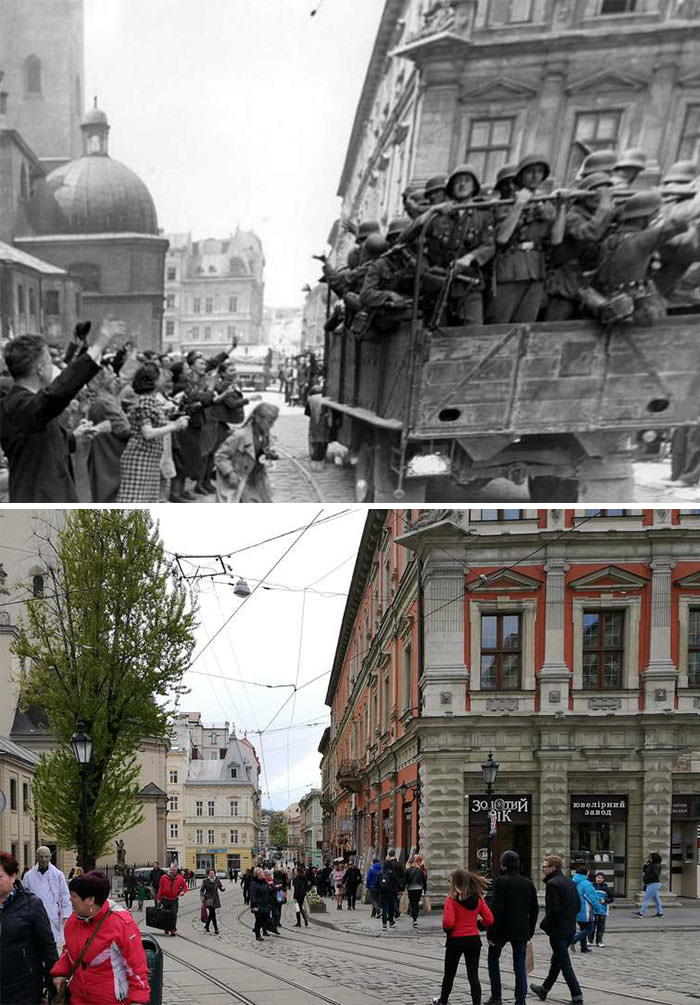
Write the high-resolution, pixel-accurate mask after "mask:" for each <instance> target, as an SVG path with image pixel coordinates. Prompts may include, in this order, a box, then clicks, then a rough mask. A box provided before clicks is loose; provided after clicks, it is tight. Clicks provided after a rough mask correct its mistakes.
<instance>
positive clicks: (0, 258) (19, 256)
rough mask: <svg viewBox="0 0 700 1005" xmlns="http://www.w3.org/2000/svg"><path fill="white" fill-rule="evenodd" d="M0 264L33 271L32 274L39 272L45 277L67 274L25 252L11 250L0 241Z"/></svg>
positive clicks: (11, 248) (8, 245)
mask: <svg viewBox="0 0 700 1005" xmlns="http://www.w3.org/2000/svg"><path fill="white" fill-rule="evenodd" d="M0 262H9V263H10V264H12V265H22V266H24V268H26V269H33V270H34V272H41V273H42V275H45V276H67V275H68V273H67V272H65V271H64V270H63V269H59V268H58V266H57V265H51V264H49V262H43V261H42V260H41V259H40V258H35V257H34V255H28V254H27V252H26V251H20V250H19V248H13V247H12V245H11V244H5V243H4V242H3V241H0Z"/></svg>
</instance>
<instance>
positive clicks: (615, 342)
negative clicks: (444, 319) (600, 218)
mask: <svg viewBox="0 0 700 1005" xmlns="http://www.w3.org/2000/svg"><path fill="white" fill-rule="evenodd" d="M327 360H328V362H327V367H326V387H325V396H324V398H323V408H324V409H326V410H328V411H329V412H330V413H332V414H331V417H330V418H331V422H332V426H333V432H334V436H335V438H336V439H338V440H339V441H340V442H341V443H343V444H345V445H346V446H347V447H348V448H349V450H350V453H351V455H354V457H355V458H356V459H357V466H356V478H355V482H356V496H357V498H358V501H371V500H374V501H376V502H385V501H391V500H397V499H398V500H405V501H406V502H420V501H423V500H424V499H425V497H426V492H427V491H428V490H429V487H430V484H431V482H434V481H435V480H437V479H444V478H449V479H450V480H451V481H452V482H455V483H457V484H458V485H459V486H461V487H462V489H463V493H460V495H463V499H464V501H469V500H470V494H471V493H472V492H473V491H474V490H476V489H479V488H482V487H484V486H485V485H486V484H488V482H489V481H490V480H492V479H494V478H507V479H509V480H510V481H512V482H514V483H515V484H517V485H521V484H524V483H527V485H528V487H529V493H530V499H531V500H532V502H586V501H595V502H606V501H610V502H616V503H619V502H621V501H628V500H630V501H631V500H632V499H633V491H632V490H633V481H632V461H633V459H634V456H635V450H636V436H637V433H638V432H639V431H640V430H649V429H663V428H669V427H673V426H677V425H682V424H685V423H692V422H695V421H696V420H697V416H698V409H699V403H700V397H699V392H700V319H699V318H698V317H697V316H694V315H683V314H682V315H680V316H674V317H668V318H666V319H665V320H664V321H663V322H661V323H660V324H658V325H657V326H656V327H655V328H635V327H631V326H627V325H623V324H621V325H617V326H616V327H614V328H611V329H607V330H605V329H602V328H601V327H600V326H599V325H598V324H597V323H595V322H593V321H590V322H588V321H570V322H554V323H537V324H510V325H484V326H478V327H469V328H444V327H441V328H437V329H435V330H432V331H431V330H429V329H428V328H427V327H426V326H425V325H423V324H422V323H421V322H420V321H419V320H418V319H417V318H416V317H414V318H413V320H412V321H406V322H403V323H401V324H399V325H398V326H397V327H396V328H395V329H394V330H393V331H390V332H388V333H384V334H380V333H378V332H375V331H373V330H372V329H370V330H369V331H368V332H366V333H365V334H364V335H363V336H362V337H356V336H355V335H354V334H353V333H352V332H349V331H348V330H347V329H343V330H342V333H341V334H338V335H331V336H330V337H329V339H328V346H327Z"/></svg>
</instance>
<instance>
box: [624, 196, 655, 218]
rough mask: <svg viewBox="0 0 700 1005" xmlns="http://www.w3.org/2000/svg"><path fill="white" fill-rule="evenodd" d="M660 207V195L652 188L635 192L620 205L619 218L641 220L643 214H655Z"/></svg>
mask: <svg viewBox="0 0 700 1005" xmlns="http://www.w3.org/2000/svg"><path fill="white" fill-rule="evenodd" d="M660 209H661V196H660V194H659V193H658V192H656V191H654V190H653V189H652V190H650V191H648V192H637V193H636V194H635V195H633V196H632V198H631V199H628V200H627V202H626V203H624V205H623V206H621V207H620V213H619V216H620V219H621V220H641V219H642V218H643V217H645V216H656V214H657V213H658V212H659V210H660Z"/></svg>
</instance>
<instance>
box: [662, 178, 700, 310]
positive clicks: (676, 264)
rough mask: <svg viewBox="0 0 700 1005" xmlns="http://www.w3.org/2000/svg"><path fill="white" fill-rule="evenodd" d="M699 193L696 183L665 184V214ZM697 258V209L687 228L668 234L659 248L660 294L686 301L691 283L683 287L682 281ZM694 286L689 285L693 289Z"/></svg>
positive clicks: (699, 239)
mask: <svg viewBox="0 0 700 1005" xmlns="http://www.w3.org/2000/svg"><path fill="white" fill-rule="evenodd" d="M696 196H697V191H696V189H695V186H694V185H682V184H678V183H676V184H665V185H664V186H663V187H662V189H661V198H662V200H663V204H664V212H665V214H666V215H667V216H669V215H671V214H672V213H673V207H674V206H678V205H681V204H683V203H689V200H691V199H695V198H696ZM698 261H700V220H699V219H698V213H697V211H696V212H695V213H694V214H693V218H692V219H690V220H689V222H688V225H687V227H685V229H684V230H681V231H680V233H678V234H672V235H669V236H668V237H667V238H666V239H665V240H664V241H663V242H662V244H661V245H660V247H659V249H658V262H657V263H656V265H657V268H656V269H655V271H654V282H655V283H656V288H657V289H658V291H659V293H660V294H661V296H662V297H665V298H666V299H667V300H669V299H670V300H672V302H674V303H679V304H681V303H683V301H684V298H685V297H687V294H688V289H687V286H688V284H686V289H684V290H681V289H680V288H679V284H680V283H681V280H682V279H683V278H684V276H686V273H687V272H688V270H689V269H690V267H691V266H692V265H694V264H695V263H696V262H698ZM694 285H695V284H693V283H691V284H690V287H691V290H692V287H693V286H694ZM675 293H677V296H676V297H674V294H675Z"/></svg>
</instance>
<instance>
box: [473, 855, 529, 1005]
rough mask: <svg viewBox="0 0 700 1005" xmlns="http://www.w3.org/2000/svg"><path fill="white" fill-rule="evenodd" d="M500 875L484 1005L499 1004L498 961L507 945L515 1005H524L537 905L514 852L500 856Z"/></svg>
mask: <svg viewBox="0 0 700 1005" xmlns="http://www.w3.org/2000/svg"><path fill="white" fill-rule="evenodd" d="M501 870H502V874H501V875H500V876H499V877H498V879H497V880H496V882H495V883H494V884H493V903H492V905H491V909H492V911H493V919H494V920H493V925H492V926H491V928H490V929H489V932H488V944H489V949H488V967H489V981H490V983H491V997H490V998H489V999H488V1000H487V1002H486V1005H502V1001H503V1000H502V997H501V995H502V990H501V967H500V958H501V953H502V951H503V949H504V947H505V946H506V945H507V944H508V943H510V947H511V951H512V953H513V973H514V974H515V1005H525V998H526V997H527V970H526V964H525V957H526V952H527V944H528V942H529V941H530V939H531V938H532V937H533V935H534V934H535V925H536V924H537V915H538V914H539V905H538V903H537V890H536V889H535V884H534V883H533V882H532V880H531V879H529V878H528V877H527V876H523V875H522V873H521V872H520V856H519V855H518V853H517V852H516V851H504V852H503V854H502V855H501Z"/></svg>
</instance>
